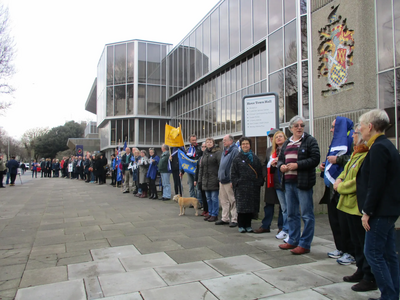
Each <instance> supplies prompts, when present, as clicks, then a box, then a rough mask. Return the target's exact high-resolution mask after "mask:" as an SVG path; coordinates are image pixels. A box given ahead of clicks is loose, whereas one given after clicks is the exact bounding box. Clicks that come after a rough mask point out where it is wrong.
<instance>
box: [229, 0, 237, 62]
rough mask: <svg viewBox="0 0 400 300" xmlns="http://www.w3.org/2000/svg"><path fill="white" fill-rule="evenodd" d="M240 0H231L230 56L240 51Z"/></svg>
mask: <svg viewBox="0 0 400 300" xmlns="http://www.w3.org/2000/svg"><path fill="white" fill-rule="evenodd" d="M239 26H240V23H239V0H230V1H229V45H230V47H229V48H230V57H233V56H236V55H237V54H238V53H239V43H240V34H239V29H240V28H239Z"/></svg>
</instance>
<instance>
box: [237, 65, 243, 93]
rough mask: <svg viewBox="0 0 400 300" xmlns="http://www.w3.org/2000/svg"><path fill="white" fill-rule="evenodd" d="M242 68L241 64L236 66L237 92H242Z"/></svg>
mask: <svg viewBox="0 0 400 300" xmlns="http://www.w3.org/2000/svg"><path fill="white" fill-rule="evenodd" d="M241 75H242V66H241V63H240V62H239V63H237V64H236V90H237V91H238V90H240V89H241V88H242V76H241Z"/></svg>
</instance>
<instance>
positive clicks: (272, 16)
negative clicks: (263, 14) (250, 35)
mask: <svg viewBox="0 0 400 300" xmlns="http://www.w3.org/2000/svg"><path fill="white" fill-rule="evenodd" d="M268 25H269V27H268V32H269V33H271V32H273V31H274V30H276V29H278V28H279V27H280V26H282V0H268Z"/></svg>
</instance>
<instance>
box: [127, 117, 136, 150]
mask: <svg viewBox="0 0 400 300" xmlns="http://www.w3.org/2000/svg"><path fill="white" fill-rule="evenodd" d="M129 143H130V144H136V142H135V119H129Z"/></svg>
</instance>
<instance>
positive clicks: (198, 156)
mask: <svg viewBox="0 0 400 300" xmlns="http://www.w3.org/2000/svg"><path fill="white" fill-rule="evenodd" d="M190 146H191V145H189V147H188V148H187V149H186V151H185V153H186V155H187V150H189V148H190ZM194 149H195V151H196V156H194V157H193V156H189V155H187V156H188V157H189V158H191V159H195V160H197V159H199V158H200V157H201V156H202V155H203V151H202V150H201V145H199V144H196V146H195V147H194Z"/></svg>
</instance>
